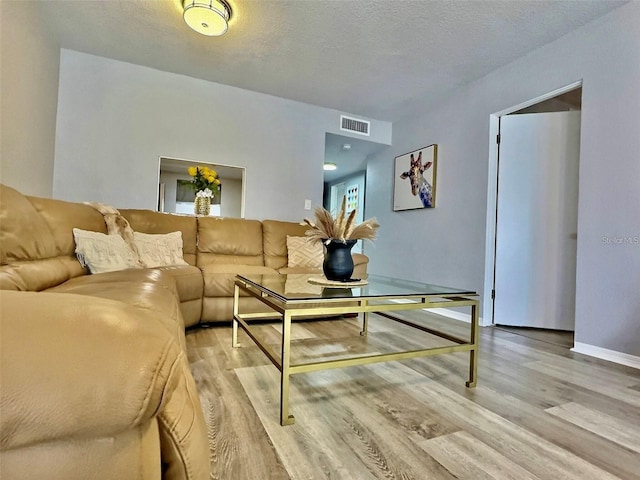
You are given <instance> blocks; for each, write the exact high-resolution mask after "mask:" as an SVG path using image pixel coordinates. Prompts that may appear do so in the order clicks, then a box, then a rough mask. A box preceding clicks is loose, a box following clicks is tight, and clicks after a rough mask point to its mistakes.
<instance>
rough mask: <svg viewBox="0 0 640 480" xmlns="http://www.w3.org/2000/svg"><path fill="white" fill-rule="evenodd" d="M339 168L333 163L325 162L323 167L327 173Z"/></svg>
mask: <svg viewBox="0 0 640 480" xmlns="http://www.w3.org/2000/svg"><path fill="white" fill-rule="evenodd" d="M337 168H338V166H337V165H336V164H335V163H333V162H324V165H323V166H322V169H323V170H326V171H332V170H336V169H337Z"/></svg>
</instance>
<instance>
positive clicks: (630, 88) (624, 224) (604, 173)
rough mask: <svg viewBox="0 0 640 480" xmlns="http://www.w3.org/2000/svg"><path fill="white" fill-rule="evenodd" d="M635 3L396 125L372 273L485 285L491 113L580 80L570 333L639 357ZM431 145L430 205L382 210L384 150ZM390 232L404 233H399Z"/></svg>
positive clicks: (639, 77) (639, 70) (639, 45)
mask: <svg viewBox="0 0 640 480" xmlns="http://www.w3.org/2000/svg"><path fill="white" fill-rule="evenodd" d="M638 25H640V2H631V3H630V4H627V5H625V6H623V7H621V8H619V9H617V10H614V11H613V12H611V13H610V14H608V15H606V16H604V17H601V18H600V19H597V20H595V21H594V22H592V23H590V24H588V25H586V26H584V27H582V28H581V29H579V30H576V31H574V32H572V33H570V34H568V35H566V36H565V37H563V38H561V39H559V40H557V41H555V42H553V43H551V44H549V45H547V46H545V47H543V48H540V49H538V50H536V51H534V52H532V53H531V54H529V55H527V56H525V57H523V58H521V59H519V60H517V61H515V62H513V63H511V64H509V65H507V66H505V67H503V68H501V69H499V70H496V71H494V72H493V73H491V74H490V75H488V76H486V77H484V78H482V79H480V80H478V81H476V82H473V83H471V84H469V85H468V86H467V87H465V88H463V89H461V90H459V91H458V92H457V93H456V94H455V95H453V96H451V97H449V98H447V99H443V100H441V101H440V102H439V103H437V104H432V105H428V106H425V109H424V112H425V113H424V115H422V116H420V117H419V118H413V119H407V120H405V121H403V122H398V123H395V124H394V125H393V147H392V148H391V149H389V150H388V151H386V152H384V153H382V154H379V155H376V156H374V157H372V158H371V161H370V163H369V168H368V169H367V198H366V205H367V216H372V215H375V216H376V217H378V220H379V221H380V223H381V225H382V227H381V230H380V238H379V239H378V240H377V241H376V243H375V245H374V246H373V248H368V250H367V251H368V254H369V255H370V256H371V263H370V264H369V265H370V271H372V272H381V273H382V272H385V273H388V274H391V275H397V276H404V277H408V278H410V279H415V280H420V281H426V282H435V283H439V284H450V285H452V286H459V287H465V288H472V289H474V290H477V291H479V292H480V293H483V278H484V273H485V272H484V255H485V231H486V225H485V220H486V216H487V208H486V205H487V180H488V159H489V142H490V138H489V117H490V115H491V114H492V113H495V112H499V111H501V110H504V109H507V108H509V107H511V106H515V105H518V104H521V103H523V102H526V101H528V100H530V99H533V98H536V97H539V96H541V95H543V94H545V93H547V92H550V91H553V90H555V89H557V88H560V87H562V86H565V85H569V84H571V83H574V82H576V81H579V80H581V79H582V80H583V92H582V93H583V96H582V108H583V109H582V138H581V149H580V151H581V156H580V187H579V188H580V194H579V195H580V199H579V215H578V259H577V260H578V266H577V279H576V302H577V308H576V336H575V341H576V342H578V343H583V344H587V345H594V346H598V347H601V348H604V349H608V350H613V351H615V352H622V353H626V354H629V355H635V356H638V355H640V289H639V285H640V244H639V243H631V244H621V245H620V244H607V243H606V242H605V241H603V237H615V236H619V237H628V236H631V237H634V236H640V161H639V160H638V158H639V157H638V152H640V113H639V112H640V88H638V85H640V61H639V57H638V52H640V29H638ZM430 143H437V144H438V157H439V158H438V179H437V181H438V205H437V207H436V208H435V209H429V210H415V211H408V212H397V213H393V212H392V211H391V201H392V199H391V196H392V193H393V179H392V172H393V159H394V157H395V156H397V155H400V154H402V153H406V152H408V151H411V150H414V149H416V148H419V147H422V146H424V145H428V144H430ZM398 232H402V233H401V234H398Z"/></svg>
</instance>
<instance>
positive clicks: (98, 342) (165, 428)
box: [0, 185, 368, 480]
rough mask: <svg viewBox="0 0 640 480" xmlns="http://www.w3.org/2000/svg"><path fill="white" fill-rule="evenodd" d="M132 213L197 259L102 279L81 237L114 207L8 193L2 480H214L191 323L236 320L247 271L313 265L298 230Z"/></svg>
mask: <svg viewBox="0 0 640 480" xmlns="http://www.w3.org/2000/svg"><path fill="white" fill-rule="evenodd" d="M120 213H121V214H122V215H123V216H124V217H125V218H126V219H127V220H128V221H129V223H130V225H131V227H132V228H133V230H134V231H137V232H142V233H147V234H166V233H170V232H175V231H180V232H181V233H182V240H183V258H184V260H185V261H186V265H179V266H173V265H172V266H163V267H158V268H132V269H126V270H121V271H114V272H107V273H99V274H90V273H89V271H88V269H87V268H85V267H83V266H82V264H81V263H80V262H79V261H78V259H77V258H76V254H75V241H74V236H73V229H74V228H80V229H83V230H89V231H94V232H100V233H107V227H106V225H105V221H104V217H103V216H102V214H101V213H99V212H98V211H97V210H95V209H94V208H93V207H91V206H89V205H85V204H82V203H71V202H64V201H60V200H53V199H45V198H36V197H28V196H25V195H22V194H21V193H19V192H18V191H16V190H15V189H13V188H10V187H7V186H3V185H0V478H15V479H42V478H47V479H51V480H55V479H86V478H91V479H116V478H117V479H129V478H132V479H133V478H135V479H159V478H163V479H189V480H190V479H205V478H209V475H210V460H209V459H210V452H209V446H208V442H207V431H206V424H205V421H204V417H203V412H202V409H201V405H200V400H199V397H198V392H197V388H196V384H195V381H194V379H193V376H192V374H191V372H190V370H189V362H188V357H187V350H186V341H185V329H186V328H189V327H197V326H199V325H201V324H210V323H212V322H230V320H231V318H232V311H233V279H234V277H235V275H237V274H278V273H303V272H309V271H314V270H309V269H308V268H300V267H293V268H291V267H289V266H288V255H287V236H288V235H289V236H303V235H304V231H305V229H306V228H305V227H304V226H302V225H298V224H296V223H291V222H281V221H275V220H264V221H257V220H245V219H231V218H213V217H196V216H183V215H173V214H165V213H159V212H153V211H149V210H120ZM353 256H354V263H355V264H356V267H355V271H354V274H355V275H363V274H365V273H366V267H367V262H368V259H367V257H365V256H364V255H360V254H354V255H353ZM240 302H241V308H242V310H243V311H248V310H256V309H258V308H260V306H259V303H258V302H257V301H256V300H255V299H253V298H250V297H243V298H241V299H240Z"/></svg>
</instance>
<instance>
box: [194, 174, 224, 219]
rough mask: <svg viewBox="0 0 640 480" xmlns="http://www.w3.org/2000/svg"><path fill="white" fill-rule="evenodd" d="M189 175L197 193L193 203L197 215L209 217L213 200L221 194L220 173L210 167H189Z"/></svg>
mask: <svg viewBox="0 0 640 480" xmlns="http://www.w3.org/2000/svg"><path fill="white" fill-rule="evenodd" d="M187 173H188V174H189V176H190V177H191V188H193V190H194V191H195V192H196V199H195V201H194V203H193V205H194V211H195V213H196V215H209V212H210V211H211V199H212V198H213V197H215V196H216V195H217V194H218V193H219V192H220V178H219V177H218V172H216V171H215V170H213V169H211V168H209V167H201V166H197V167H189V168H188V169H187Z"/></svg>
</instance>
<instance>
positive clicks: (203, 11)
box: [183, 0, 231, 37]
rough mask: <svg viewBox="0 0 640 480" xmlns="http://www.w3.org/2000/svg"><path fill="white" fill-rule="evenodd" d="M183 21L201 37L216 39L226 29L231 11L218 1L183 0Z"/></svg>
mask: <svg viewBox="0 0 640 480" xmlns="http://www.w3.org/2000/svg"><path fill="white" fill-rule="evenodd" d="M183 6H184V15H183V16H184V21H185V22H186V24H187V25H189V26H190V27H191V28H192V29H193V30H195V31H196V32H198V33H201V34H202V35H207V36H209V37H217V36H219V35H223V34H224V33H225V32H226V31H227V28H228V23H227V22H228V21H229V17H230V16H231V10H230V8H229V6H228V5H227V4H226V3H225V2H223V1H220V0H184V3H183Z"/></svg>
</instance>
